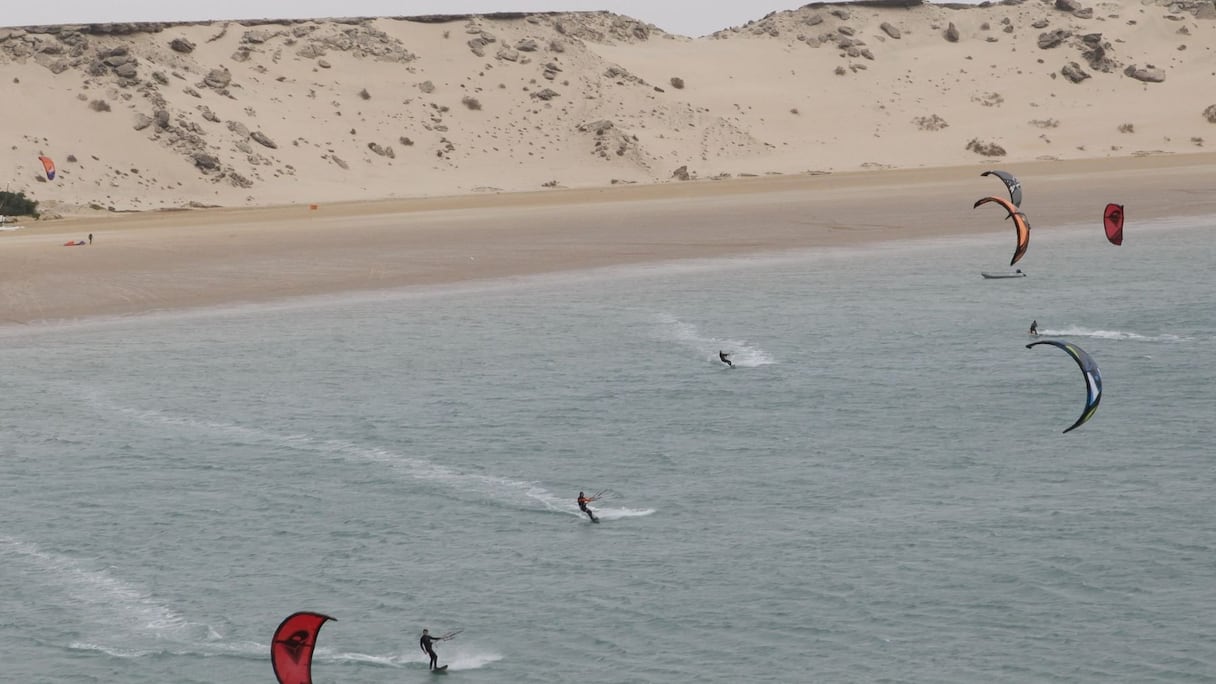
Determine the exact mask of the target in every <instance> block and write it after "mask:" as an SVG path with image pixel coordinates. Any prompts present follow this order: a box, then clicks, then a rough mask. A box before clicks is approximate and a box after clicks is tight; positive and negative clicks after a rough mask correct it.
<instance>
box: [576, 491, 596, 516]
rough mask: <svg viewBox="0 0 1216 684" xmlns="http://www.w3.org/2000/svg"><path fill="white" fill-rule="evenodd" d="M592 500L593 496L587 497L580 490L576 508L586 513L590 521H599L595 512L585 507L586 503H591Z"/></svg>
mask: <svg viewBox="0 0 1216 684" xmlns="http://www.w3.org/2000/svg"><path fill="white" fill-rule="evenodd" d="M592 501H595V497H594V496H592V497H588V496H587V495H585V494H583V493H582V492H579V493H578V509H579V510H580V511H582V512H584V513H586V514H587V517H588V518H591V522H599V521H600V520H599V518H597V517H595V513H593V512H592V511H591V509H590V508H587V504H589V503H591V502H592Z"/></svg>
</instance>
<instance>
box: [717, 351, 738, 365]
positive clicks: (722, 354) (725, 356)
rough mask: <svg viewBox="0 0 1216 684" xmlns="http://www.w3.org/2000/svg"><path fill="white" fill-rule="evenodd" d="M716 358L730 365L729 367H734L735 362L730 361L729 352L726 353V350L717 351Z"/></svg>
mask: <svg viewBox="0 0 1216 684" xmlns="http://www.w3.org/2000/svg"><path fill="white" fill-rule="evenodd" d="M718 359H719V360H720V361H722V363H725V364H726V365H728V366H730V367H731V368H734V367H735V364H734V363H732V362H731V360H730V354H727V353H726V352H724V351H719V352H718Z"/></svg>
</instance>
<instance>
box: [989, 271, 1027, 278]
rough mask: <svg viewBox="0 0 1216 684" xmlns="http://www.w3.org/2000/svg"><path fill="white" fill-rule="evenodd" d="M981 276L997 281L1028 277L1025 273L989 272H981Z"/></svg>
mask: <svg viewBox="0 0 1216 684" xmlns="http://www.w3.org/2000/svg"><path fill="white" fill-rule="evenodd" d="M980 275H982V276H984V277H985V278H987V279H989V280H995V279H997V278H1025V277H1026V274H1025V273H989V272H987V271H980Z"/></svg>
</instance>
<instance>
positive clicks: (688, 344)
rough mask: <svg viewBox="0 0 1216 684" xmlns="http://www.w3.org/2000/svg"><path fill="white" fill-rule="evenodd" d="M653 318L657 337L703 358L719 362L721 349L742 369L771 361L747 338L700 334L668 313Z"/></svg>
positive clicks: (689, 324)
mask: <svg viewBox="0 0 1216 684" xmlns="http://www.w3.org/2000/svg"><path fill="white" fill-rule="evenodd" d="M654 318H655V321H656V324H657V326H656V334H657V335H658V336H659V338H660V339H664V340H669V341H672V342H675V343H676V344H678V345H679V346H680V347H682V348H684V349H686V350H688V351H691V352H693V353H694V354H695V355H696V356H697V357H699V358H703V359H704V360H706V361H709V362H712V363H715V364H719V365H720V364H721V363H722V362H721V360H720V359H719V358H718V352H720V351H721V352H726V353H727V354H729V355H730V360H731V362H732V363H734V364H735V366H739V367H742V368H756V367H758V366H767V365H769V364H772V363H775V361H774V360H773V357H772V355H771V354H769V353H768V352H766V351H764V350H763V349H761V348H760V347H758V346H756V345H755V344H752V343H751V342H748V341H747V340H740V339H735V338H730V337H715V336H713V335H707V334H704V333H702V332H701V331H700V329H699V328H698V327H697V326H696V325H694V324H692V323H688V322H686V321H682V320H680V319H679V318H677V317H675V316H673V315H671V314H657V315H655V317H654Z"/></svg>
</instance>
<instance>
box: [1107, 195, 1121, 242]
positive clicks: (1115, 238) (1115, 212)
mask: <svg viewBox="0 0 1216 684" xmlns="http://www.w3.org/2000/svg"><path fill="white" fill-rule="evenodd" d="M1102 225H1103V226H1105V227H1106V239H1107V240H1110V243H1111V244H1112V245H1121V244H1123V205H1122V204H1113V203H1112V204H1108V205H1106V211H1104V212H1102Z"/></svg>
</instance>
